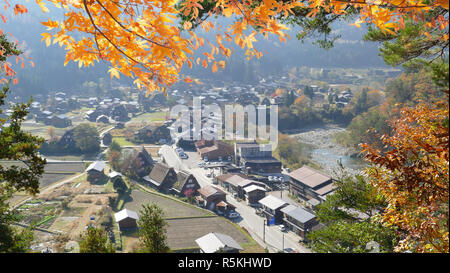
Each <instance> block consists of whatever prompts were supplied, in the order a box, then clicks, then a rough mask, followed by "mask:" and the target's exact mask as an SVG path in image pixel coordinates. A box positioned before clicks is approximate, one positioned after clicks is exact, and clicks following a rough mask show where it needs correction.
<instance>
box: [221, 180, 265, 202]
mask: <svg viewBox="0 0 450 273" xmlns="http://www.w3.org/2000/svg"><path fill="white" fill-rule="evenodd" d="M216 179H217V182H218V183H219V184H220V185H221V186H222V187H223V188H225V189H226V190H227V191H229V192H230V193H232V194H234V195H235V197H238V198H240V199H245V191H244V188H245V187H248V186H250V185H256V186H259V187H262V188H265V185H264V183H261V182H258V181H254V180H251V179H250V178H249V177H248V176H246V175H244V174H223V175H220V176H217V177H216Z"/></svg>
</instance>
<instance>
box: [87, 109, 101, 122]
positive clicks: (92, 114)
mask: <svg viewBox="0 0 450 273" xmlns="http://www.w3.org/2000/svg"><path fill="white" fill-rule="evenodd" d="M101 114H102V112H101V111H100V110H89V111H86V113H85V115H84V117H85V118H86V119H87V120H89V121H90V122H95V121H96V120H97V118H98V116H100V115H101Z"/></svg>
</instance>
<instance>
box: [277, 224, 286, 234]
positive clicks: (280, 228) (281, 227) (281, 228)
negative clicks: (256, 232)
mask: <svg viewBox="0 0 450 273" xmlns="http://www.w3.org/2000/svg"><path fill="white" fill-rule="evenodd" d="M278 229H279V230H281V231H282V232H285V231H286V227H285V226H284V225H278Z"/></svg>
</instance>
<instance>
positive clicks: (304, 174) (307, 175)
mask: <svg viewBox="0 0 450 273" xmlns="http://www.w3.org/2000/svg"><path fill="white" fill-rule="evenodd" d="M289 176H290V177H291V178H293V179H295V180H297V181H300V182H301V183H303V184H305V185H307V186H309V187H311V188H316V187H318V186H320V185H322V184H324V183H325V182H328V181H330V180H331V177H330V176H328V175H325V174H323V173H321V172H320V171H318V170H315V169H313V168H311V167H308V166H303V167H301V168H300V169H297V170H295V171H293V172H291V173H290V174H289Z"/></svg>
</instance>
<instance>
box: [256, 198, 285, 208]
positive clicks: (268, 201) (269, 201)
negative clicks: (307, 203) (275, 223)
mask: <svg viewBox="0 0 450 273" xmlns="http://www.w3.org/2000/svg"><path fill="white" fill-rule="evenodd" d="M258 203H260V204H261V205H263V206H266V207H268V208H269V209H272V210H276V209H278V208H281V207H283V206H284V205H286V204H287V202H285V201H283V200H281V199H280V198H277V197H275V196H273V195H267V196H266V197H264V198H263V199H261V200H259V201H258Z"/></svg>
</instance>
